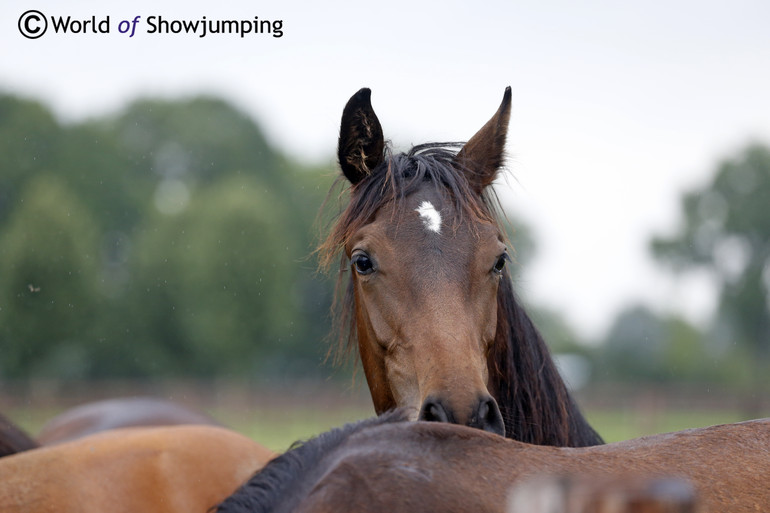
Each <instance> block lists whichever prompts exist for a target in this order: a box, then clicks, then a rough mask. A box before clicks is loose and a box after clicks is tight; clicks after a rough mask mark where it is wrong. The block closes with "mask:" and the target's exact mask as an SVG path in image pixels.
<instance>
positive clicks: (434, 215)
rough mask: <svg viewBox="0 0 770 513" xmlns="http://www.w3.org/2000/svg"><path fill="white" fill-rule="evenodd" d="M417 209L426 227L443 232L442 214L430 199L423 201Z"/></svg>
mask: <svg viewBox="0 0 770 513" xmlns="http://www.w3.org/2000/svg"><path fill="white" fill-rule="evenodd" d="M415 210H416V211H417V213H418V214H420V218H422V224H424V225H425V228H427V229H428V230H430V231H432V232H436V233H441V214H440V213H439V211H438V210H436V207H434V206H433V204H432V203H431V202H430V201H423V202H422V203H420V206H419V207H417V208H416V209H415Z"/></svg>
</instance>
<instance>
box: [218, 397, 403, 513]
mask: <svg viewBox="0 0 770 513" xmlns="http://www.w3.org/2000/svg"><path fill="white" fill-rule="evenodd" d="M407 419H408V415H407V412H406V411H405V410H398V409H397V410H391V411H389V412H386V413H383V414H382V415H380V416H379V417H373V418H369V419H365V420H361V421H358V422H354V423H350V424H345V425H344V426H342V427H339V428H335V429H332V430H331V431H326V432H324V433H321V434H320V435H318V436H316V437H315V438H311V439H310V440H308V441H306V442H295V443H294V444H292V446H291V447H290V448H289V450H288V451H286V452H285V453H283V454H282V455H280V456H278V457H277V458H275V459H273V460H271V461H270V462H268V464H267V465H265V466H264V467H263V468H262V469H260V470H259V471H257V473H256V474H254V476H253V477H252V478H251V479H249V480H248V481H247V482H246V483H245V484H244V485H243V486H241V487H240V488H239V489H238V490H236V492H235V493H234V494H232V495H231V496H230V497H228V498H227V499H226V500H224V501H223V502H222V503H221V504H219V505H218V506H217V509H216V511H217V512H219V513H246V512H248V513H262V512H265V513H266V512H272V513H281V512H289V511H292V510H293V509H294V507H295V506H296V505H297V503H298V502H299V501H300V500H301V499H302V498H304V497H305V495H307V492H308V491H309V490H308V488H309V487H310V486H312V485H313V484H315V483H316V482H317V481H318V479H319V478H320V477H321V475H322V472H324V471H325V470H326V468H327V467H328V465H329V464H331V463H333V462H329V463H328V464H327V465H323V464H322V463H323V461H322V460H323V459H324V457H325V456H327V455H329V454H332V453H333V452H334V449H336V448H337V447H339V446H340V445H342V443H343V442H345V441H347V439H348V438H350V437H351V436H352V435H354V434H355V433H358V432H359V431H361V430H363V429H366V428H368V427H373V426H380V425H383V424H391V423H394V422H406V421H407Z"/></svg>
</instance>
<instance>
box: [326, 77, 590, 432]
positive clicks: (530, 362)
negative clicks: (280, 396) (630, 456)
mask: <svg viewBox="0 0 770 513" xmlns="http://www.w3.org/2000/svg"><path fill="white" fill-rule="evenodd" d="M370 97H371V92H370V90H369V89H361V90H360V91H359V92H358V93H356V94H355V95H354V96H353V97H352V98H351V99H350V100H349V102H348V103H347V105H346V107H345V109H344V111H343V115H342V124H341V128H340V136H339V148H338V152H339V162H340V166H341V168H342V173H343V176H344V178H346V179H347V181H349V183H350V203H349V204H348V206H347V208H346V209H345V210H344V211H343V212H342V214H341V216H340V218H339V219H338V221H337V224H336V226H335V227H334V229H333V230H332V233H331V234H330V235H329V238H328V239H327V241H326V242H325V244H324V245H323V246H322V251H323V252H324V255H325V261H326V262H327V263H328V262H329V261H330V260H331V258H332V255H334V254H336V252H338V251H339V252H340V253H342V256H341V258H342V262H341V263H342V265H341V276H342V275H344V274H345V273H346V272H348V271H349V274H350V280H349V281H348V285H347V290H346V293H345V299H344V301H343V304H342V307H341V312H342V316H343V323H347V324H348V326H349V329H348V332H347V334H346V338H347V339H348V342H349V344H350V345H353V346H357V349H358V352H359V355H360V357H361V361H362V364H363V369H364V374H365V376H366V380H367V383H368V385H369V390H370V392H371V396H372V400H373V402H374V407H375V410H376V411H377V413H382V412H385V411H387V410H390V409H392V408H395V407H405V408H408V409H409V410H410V411H412V412H413V413H412V417H413V419H419V420H426V421H439V422H451V423H456V424H463V425H467V426H471V427H476V428H480V429H483V430H486V431H490V432H493V433H498V434H501V435H504V434H506V431H507V432H508V436H510V437H515V438H517V439H520V440H524V441H531V442H534V443H550V444H553V445H576V444H580V443H581V442H580V441H578V440H577V438H575V437H574V436H573V437H572V439H570V433H571V432H572V431H574V430H573V429H572V428H573V427H574V426H573V425H572V423H571V422H572V420H573V419H571V418H569V417H570V415H572V414H573V413H574V412H573V409H574V410H575V412H576V413H577V417H579V419H578V423H579V422H580V421H582V422H583V423H585V421H584V420H582V417H581V416H580V413H579V411H577V410H576V408H575V407H574V404H572V401H571V399H570V398H569V395H568V393H567V391H566V389H565V387H564V384H563V382H562V381H561V379H560V378H559V376H558V373H557V372H556V370H555V367H554V365H553V362H552V360H551V358H550V355H549V353H548V350H547V348H546V347H545V344H544V343H543V341H542V339H541V338H540V336H539V334H537V330H535V329H534V327H532V326H531V324H528V322H529V321H528V318H527V317H526V316H525V315H524V314H523V312H521V309H520V307H519V306H518V304H516V302H515V299H514V295H513V292H512V288H511V284H510V278H509V276H508V272H507V270H506V265H507V263H508V262H509V261H510V260H511V257H510V256H509V255H510V251H509V249H508V248H507V246H506V239H505V237H504V235H503V230H502V229H501V227H500V225H499V223H498V221H497V217H496V213H495V211H496V209H497V206H496V203H495V202H494V201H493V198H494V194H492V193H490V189H491V188H490V187H489V185H490V184H491V183H492V182H493V181H494V180H495V178H496V177H497V175H498V173H499V172H500V168H501V166H502V164H503V158H504V157H503V156H504V147H505V140H506V133H507V130H508V121H509V118H510V112H511V90H510V88H507V89H506V91H505V95H504V97H503V101H502V103H501V104H500V107H499V108H498V110H497V112H496V113H495V114H494V116H492V118H491V119H490V120H489V121H488V122H487V123H486V124H485V125H484V126H483V127H482V128H481V129H480V130H479V131H478V132H477V133H476V134H475V135H474V136H473V137H472V138H471V139H469V140H468V142H467V143H465V144H464V145H460V144H456V143H454V144H452V143H450V144H425V145H420V146H416V147H414V148H412V150H411V151H409V152H408V153H405V154H404V153H402V154H393V153H392V152H391V150H390V148H389V147H388V145H386V143H385V139H384V137H383V131H382V127H381V125H380V122H379V120H378V119H377V116H376V115H375V113H374V110H373V108H372V105H371V101H370ZM546 403H547V404H546ZM586 427H587V428H588V429H589V430H590V426H587V424H586ZM591 432H593V431H592V430H591ZM594 435H595V433H594ZM596 438H597V440H598V441H600V439H598V436H597V437H596ZM598 441H595V442H596V443H598ZM586 443H588V442H586Z"/></svg>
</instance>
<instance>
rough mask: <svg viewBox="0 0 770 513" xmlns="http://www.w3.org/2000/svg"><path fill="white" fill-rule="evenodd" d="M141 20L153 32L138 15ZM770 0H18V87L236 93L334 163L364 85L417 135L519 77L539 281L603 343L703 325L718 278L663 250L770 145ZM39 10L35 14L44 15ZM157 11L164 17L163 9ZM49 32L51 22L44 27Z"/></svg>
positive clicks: (75, 113)
mask: <svg viewBox="0 0 770 513" xmlns="http://www.w3.org/2000/svg"><path fill="white" fill-rule="evenodd" d="M31 8H34V9H36V10H39V11H40V12H42V13H44V14H45V15H46V16H49V17H50V16H56V17H58V16H65V17H66V16H68V15H69V16H72V17H73V18H78V19H90V18H91V16H96V21H97V22H98V21H101V20H103V19H105V17H107V16H109V18H110V33H109V34H93V33H87V34H77V35H75V34H61V33H60V34H55V33H53V28H52V27H51V26H49V28H48V31H47V33H46V34H45V35H43V36H42V37H40V38H39V39H36V40H29V39H26V38H24V37H23V36H22V35H21V34H20V32H19V28H18V22H19V18H20V16H21V15H22V13H24V12H25V11H27V10H28V9H31ZM137 16H139V17H140V19H139V20H138V22H137V25H136V32H135V34H134V36H133V37H129V34H128V33H126V34H121V33H120V32H119V30H118V28H119V25H120V22H121V21H123V20H127V22H126V24H125V25H123V27H127V26H128V24H127V23H128V21H130V20H133V19H135V18H136V17H137ZM151 16H162V17H163V18H164V19H166V20H167V21H172V20H190V21H194V20H199V19H201V18H202V17H203V16H205V17H206V18H207V20H218V19H238V20H240V19H245V20H253V19H254V17H255V16H256V17H259V19H260V20H269V21H276V20H281V21H282V31H283V35H282V36H281V37H273V36H272V35H271V34H264V33H263V34H246V35H245V36H244V37H243V38H241V37H239V36H237V35H212V34H208V35H207V36H206V37H198V36H199V35H200V31H199V32H198V34H148V33H147V30H148V29H150V28H151V26H150V24H149V22H150V17H151ZM769 20H770V2H767V1H766V0H756V1H733V2H708V1H702V0H698V1H677V0H671V1H644V2H616V1H609V0H608V1H584V2H571V1H566V0H562V1H553V2H543V1H539V2H534V1H533V2H518V1H515V0H514V1H511V0H508V1H506V2H493V1H486V2H453V1H443V2H433V3H431V2H415V1H411V2H405V1H401V0H391V1H389V2H376V3H375V2H344V1H339V0H327V1H325V2H299V1H297V0H288V1H287V0H282V1H277V0H266V1H261V2H253V1H226V0H222V1H220V2H216V3H214V2H207V3H201V2H191V1H165V2H163V1H161V2H150V1H146V0H145V1H136V2H131V3H129V2H125V3H118V2H109V3H108V2H103V1H79V2H78V1H76V2H69V3H66V2H61V1H51V0H38V1H36V2H35V3H34V5H33V4H31V3H30V2H26V1H25V2H21V1H13V0H11V1H5V2H3V3H2V4H1V5H0V23H1V24H2V25H0V27H1V28H0V52H1V55H2V57H1V58H0V89H3V90H5V91H9V92H12V93H17V94H22V95H24V96H28V97H32V98H36V99H40V100H42V101H44V102H45V103H46V104H48V105H49V106H51V107H52V108H53V109H54V111H55V112H56V113H57V115H58V116H59V117H60V119H62V120H64V121H68V120H79V119H83V118H86V117H89V116H95V115H101V114H103V113H105V112H114V111H116V110H118V109H120V108H121V107H122V106H124V105H125V104H126V102H128V101H130V100H131V99H133V98H135V97H137V96H141V95H156V96H157V95H160V96H163V97H168V98H176V97H179V96H189V95H194V94H198V93H213V94H216V95H219V96H223V97H225V98H226V99H228V100H230V101H231V102H233V103H234V104H235V105H237V106H238V107H240V108H243V109H244V110H245V111H247V112H248V113H249V114H250V115H252V116H253V117H254V118H255V119H256V120H257V121H258V122H259V123H260V125H261V126H262V127H263V129H264V130H265V131H266V132H267V133H268V137H269V139H270V140H271V141H272V142H273V143H274V144H275V145H276V146H278V147H279V148H281V149H282V150H283V151H285V152H288V153H290V154H291V155H293V156H294V157H296V158H299V159H302V160H304V161H307V162H320V163H331V162H333V160H334V156H333V155H334V150H335V144H336V137H337V133H338V123H339V118H340V114H341V112H342V107H343V106H344V104H345V102H346V101H347V99H348V98H349V97H350V95H351V94H353V93H354V92H355V91H356V90H358V89H359V88H360V87H363V86H368V87H371V88H372V90H373V93H372V102H373V104H374V108H375V110H376V111H377V113H378V116H379V117H380V120H381V122H382V125H383V128H384V130H385V132H386V137H388V138H390V139H391V140H392V141H393V142H394V143H395V145H396V146H397V147H400V148H403V149H406V148H408V147H409V146H410V145H411V144H417V143H421V142H426V141H447V140H451V141H454V140H466V139H468V138H469V137H470V136H471V135H473V133H474V132H475V131H476V130H477V129H478V128H480V127H481V125H482V124H483V123H484V122H485V121H486V120H487V119H488V118H489V117H490V116H491V115H492V114H493V113H494V111H495V109H496V108H497V106H498V105H499V102H500V100H501V99H502V94H503V90H504V88H505V86H507V85H510V86H512V88H513V114H512V119H511V127H510V128H511V131H510V133H509V144H508V152H509V154H510V157H511V158H510V159H509V165H508V170H509V177H508V179H507V180H506V181H503V182H501V184H500V186H499V194H500V195H501V197H502V199H503V201H504V203H505V205H506V206H507V207H509V208H510V209H511V210H512V211H513V212H514V213H515V215H517V216H519V217H520V218H521V219H523V220H525V221H526V222H527V223H528V224H529V225H531V227H532V228H533V229H534V231H535V234H536V236H537V244H538V250H539V252H538V257H537V259H536V261H534V262H533V263H532V265H531V266H530V268H529V269H527V272H526V273H525V276H524V278H523V279H522V280H521V282H520V283H519V284H518V286H519V288H520V289H521V290H522V293H523V294H525V295H526V296H528V297H530V298H532V299H533V300H535V301H538V302H541V303H546V304H549V305H551V306H552V307H553V308H555V309H557V310H559V311H561V312H563V313H564V314H565V315H567V317H568V319H569V321H570V322H571V323H572V324H573V325H574V326H575V327H576V328H578V329H579V330H580V332H581V333H582V334H584V335H588V336H599V335H601V334H602V333H603V331H604V330H605V329H606V328H607V326H608V324H609V322H611V320H612V318H613V316H614V315H615V314H616V313H617V311H618V310H619V309H621V308H623V307H624V306H626V305H627V304H628V303H630V302H633V301H644V302H646V303H648V304H649V305H651V306H652V307H653V308H655V309H659V310H662V309H669V308H678V309H681V310H683V311H685V312H687V313H688V315H690V316H692V318H694V319H698V318H699V317H702V316H703V315H705V314H706V313H707V312H708V309H709V307H710V305H711V302H710V300H709V298H710V296H709V294H708V288H707V287H706V286H705V285H704V284H703V282H701V281H699V280H692V279H690V280H682V279H679V280H674V279H672V278H671V277H670V276H669V275H668V274H667V273H665V272H662V271H661V270H660V268H659V267H657V266H656V265H655V263H654V262H653V261H652V260H651V258H650V257H649V254H648V250H647V246H648V240H649V238H650V236H651V234H653V233H670V232H671V231H673V230H674V229H675V227H676V225H677V222H678V220H679V217H678V198H679V195H680V194H681V192H682V191H684V190H686V189H688V188H692V187H694V186H697V185H699V184H703V183H704V182H705V181H706V180H708V178H709V175H710V173H711V172H712V171H713V168H714V164H715V162H716V161H718V160H719V159H721V158H723V157H725V156H728V155H730V154H731V153H734V152H735V151H737V150H739V149H740V148H741V147H742V146H743V145H745V144H746V143H747V142H748V141H749V140H763V141H766V142H770V30H769V29H768V26H769V25H768V24H769V23H770V21H769ZM33 21H34V20H33ZM155 21H156V22H157V18H156V19H155ZM30 26H31V27H32V28H35V27H36V25H35V24H34V23H32V25H30Z"/></svg>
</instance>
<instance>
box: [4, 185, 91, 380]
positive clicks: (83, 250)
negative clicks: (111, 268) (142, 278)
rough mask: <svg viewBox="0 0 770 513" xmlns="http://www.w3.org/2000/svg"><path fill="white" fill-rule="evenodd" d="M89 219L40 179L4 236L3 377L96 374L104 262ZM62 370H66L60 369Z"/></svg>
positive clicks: (24, 196)
mask: <svg viewBox="0 0 770 513" xmlns="http://www.w3.org/2000/svg"><path fill="white" fill-rule="evenodd" d="M96 235H97V234H96V230H95V227H94V225H93V223H92V222H91V215H90V213H89V212H88V211H87V210H86V209H84V207H83V206H82V205H81V204H80V202H79V201H78V199H77V198H76V197H75V196H73V195H72V194H71V193H70V192H69V191H68V190H67V187H66V186H65V185H64V184H63V183H62V182H61V181H60V180H59V179H58V178H56V177H55V176H51V175H39V176H38V177H36V178H35V179H34V180H32V181H31V182H30V183H29V184H28V185H27V186H26V188H25V190H24V192H23V194H22V195H21V200H20V204H19V207H18V208H17V209H16V210H15V211H14V213H13V216H12V218H11V219H10V221H9V223H8V227H7V229H6V230H5V231H4V232H3V233H2V237H0V248H1V249H0V327H1V328H0V372H1V373H2V374H3V375H5V376H11V377H20V376H24V375H28V374H32V375H50V374H51V373H52V372H53V371H54V370H58V368H59V367H60V366H61V367H64V368H66V369H67V370H66V372H67V373H68V374H75V375H82V374H87V373H88V371H89V364H90V362H89V359H88V357H87V355H86V354H85V353H86V352H87V350H88V346H89V343H90V338H91V326H92V323H93V321H94V317H95V314H96V307H97V305H96V297H97V287H98V283H99V261H98V260H99V256H98V254H97V253H98V245H97V243H96ZM60 364H61V365H60Z"/></svg>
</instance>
